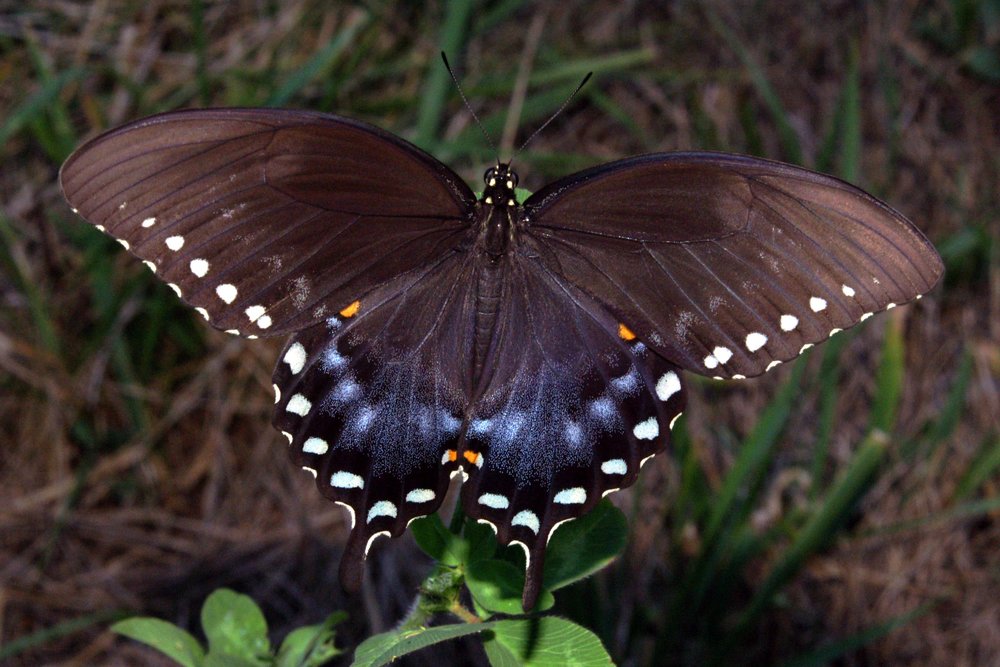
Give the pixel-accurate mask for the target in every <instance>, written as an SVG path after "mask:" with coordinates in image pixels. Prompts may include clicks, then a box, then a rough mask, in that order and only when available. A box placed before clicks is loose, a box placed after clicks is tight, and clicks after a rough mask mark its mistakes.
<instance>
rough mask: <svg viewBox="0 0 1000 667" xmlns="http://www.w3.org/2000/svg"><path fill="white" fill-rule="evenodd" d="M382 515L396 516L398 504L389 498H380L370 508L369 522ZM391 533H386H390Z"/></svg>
mask: <svg viewBox="0 0 1000 667" xmlns="http://www.w3.org/2000/svg"><path fill="white" fill-rule="evenodd" d="M380 516H389V517H392V518H396V506H395V505H394V504H392V503H391V502H389V501H388V500H380V501H378V502H377V503H375V504H374V505H372V508H371V509H370V510H368V523H371V522H372V521H373V520H375V519H377V518H378V517H380ZM388 534H389V533H386V535H388Z"/></svg>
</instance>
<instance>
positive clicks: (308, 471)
mask: <svg viewBox="0 0 1000 667" xmlns="http://www.w3.org/2000/svg"><path fill="white" fill-rule="evenodd" d="M302 469H303V470H305V471H306V472H307V473H309V474H310V475H312V476H313V479H316V478H317V477H319V473H318V472H316V468H310V467H309V466H302Z"/></svg>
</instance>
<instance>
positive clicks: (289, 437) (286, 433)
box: [281, 431, 293, 445]
mask: <svg viewBox="0 0 1000 667" xmlns="http://www.w3.org/2000/svg"><path fill="white" fill-rule="evenodd" d="M281 435H283V436H285V437H286V438H288V444H289V445H290V444H292V440H293V438H292V434H291V433H289V432H288V431H282V432H281Z"/></svg>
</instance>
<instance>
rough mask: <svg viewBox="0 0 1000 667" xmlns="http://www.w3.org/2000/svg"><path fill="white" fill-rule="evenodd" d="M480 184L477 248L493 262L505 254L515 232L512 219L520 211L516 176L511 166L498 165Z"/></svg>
mask: <svg viewBox="0 0 1000 667" xmlns="http://www.w3.org/2000/svg"><path fill="white" fill-rule="evenodd" d="M483 182H484V185H485V187H484V188H483V196H482V197H481V198H480V199H479V206H478V207H477V211H478V213H479V216H478V220H477V223H478V224H479V225H480V229H479V236H478V238H477V245H478V246H479V247H480V248H481V250H482V252H484V253H485V254H486V255H487V256H488V257H489V258H490V260H491V261H492V262H493V263H496V262H497V261H499V260H500V258H501V257H503V255H505V254H506V253H507V248H508V247H509V244H510V240H511V234H512V233H513V230H514V225H513V218H514V215H515V212H516V211H517V210H518V209H519V207H518V205H517V198H516V196H515V188H516V187H517V174H516V173H515V172H514V171H512V170H511V169H510V165H508V164H502V163H499V162H498V163H497V165H496V166H495V167H490V168H489V169H487V170H486V173H485V174H484V175H483Z"/></svg>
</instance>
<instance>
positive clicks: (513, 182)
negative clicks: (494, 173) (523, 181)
mask: <svg viewBox="0 0 1000 667" xmlns="http://www.w3.org/2000/svg"><path fill="white" fill-rule="evenodd" d="M507 187H508V188H510V189H511V190H513V189H514V188H516V187H517V174H515V173H514V172H512V171H508V172H507Z"/></svg>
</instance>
